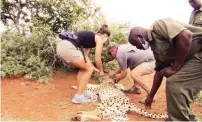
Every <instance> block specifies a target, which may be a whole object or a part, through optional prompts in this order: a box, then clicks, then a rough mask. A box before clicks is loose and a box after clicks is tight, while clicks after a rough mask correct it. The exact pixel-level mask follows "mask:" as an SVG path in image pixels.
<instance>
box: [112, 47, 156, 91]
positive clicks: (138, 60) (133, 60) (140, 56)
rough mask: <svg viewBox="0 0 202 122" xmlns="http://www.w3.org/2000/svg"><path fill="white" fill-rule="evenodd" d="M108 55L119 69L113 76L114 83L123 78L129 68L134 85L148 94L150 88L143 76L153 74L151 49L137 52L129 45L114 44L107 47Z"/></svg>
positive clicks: (153, 65)
mask: <svg viewBox="0 0 202 122" xmlns="http://www.w3.org/2000/svg"><path fill="white" fill-rule="evenodd" d="M108 54H109V55H110V56H112V57H114V58H115V59H116V60H117V61H118V63H119V67H120V69H119V72H118V73H117V74H116V75H115V77H116V78H115V79H116V81H120V80H121V79H123V78H125V77H126V76H127V68H130V70H131V71H130V75H131V77H132V79H133V81H134V83H135V84H138V85H139V86H141V87H142V88H143V89H144V90H145V91H146V92H147V94H149V93H150V88H151V87H150V86H149V84H148V82H146V81H145V79H144V78H143V76H144V75H149V74H152V73H154V68H155V60H154V56H153V53H152V51H151V49H148V50H139V49H137V48H136V47H135V46H132V45H131V44H121V45H117V44H114V45H111V46H109V47H108Z"/></svg>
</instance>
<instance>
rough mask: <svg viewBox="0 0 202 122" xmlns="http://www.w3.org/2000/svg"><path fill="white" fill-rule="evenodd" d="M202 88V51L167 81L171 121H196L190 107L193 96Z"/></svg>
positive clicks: (168, 107)
mask: <svg viewBox="0 0 202 122" xmlns="http://www.w3.org/2000/svg"><path fill="white" fill-rule="evenodd" d="M200 90H202V52H201V53H198V54H195V55H194V57H192V58H191V59H189V60H188V61H187V62H186V63H185V65H184V66H183V67H182V68H181V69H180V70H179V71H178V72H177V73H176V74H174V75H172V76H171V77H169V78H168V79H167V82H166V97H167V110H168V116H169V120H170V121H194V120H195V119H196V118H195V115H194V113H193V112H192V110H191V108H190V105H189V104H190V103H191V102H192V101H193V97H194V96H195V95H196V94H197V93H198V92H199V91H200Z"/></svg>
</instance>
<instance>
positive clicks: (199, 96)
mask: <svg viewBox="0 0 202 122" xmlns="http://www.w3.org/2000/svg"><path fill="white" fill-rule="evenodd" d="M194 102H195V103H202V90H201V91H200V92H199V93H198V94H197V95H196V96H195V97H194Z"/></svg>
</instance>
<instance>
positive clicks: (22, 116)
mask: <svg viewBox="0 0 202 122" xmlns="http://www.w3.org/2000/svg"><path fill="white" fill-rule="evenodd" d="M145 78H146V79H147V81H149V83H150V84H152V83H151V82H152V78H153V74H152V75H148V76H145ZM91 82H93V81H91ZM73 85H77V82H76V72H68V73H67V72H62V71H60V72H57V73H56V74H54V75H53V77H52V79H51V80H50V82H49V83H48V84H42V83H37V82H36V81H29V80H26V79H24V78H23V77H20V78H8V77H7V78H3V79H2V81H1V88H2V92H1V110H2V111H1V119H2V120H4V121H7V120H20V121H31V120H32V121H39V120H40V121H68V120H70V118H71V117H72V116H73V115H74V114H75V113H76V112H78V111H84V110H86V111H89V110H93V109H94V108H95V107H96V104H97V102H96V103H91V104H73V103H72V102H71V99H72V97H73V95H74V94H75V92H76V90H75V89H72V87H71V86H73ZM141 91H142V93H141V94H140V95H138V94H127V95H128V96H129V97H130V98H131V100H132V101H133V102H134V103H135V104H136V105H137V106H138V107H140V108H142V109H144V105H143V104H140V103H139V102H138V101H139V100H141V99H142V98H143V97H145V96H146V93H145V92H144V91H143V90H141ZM157 95H158V96H159V99H158V100H157V101H155V102H154V103H153V104H152V109H151V110H148V111H149V112H153V113H166V98H165V82H163V84H162V85H161V87H160V89H159V90H158V92H157ZM191 107H192V109H193V111H194V112H195V114H196V115H197V117H198V118H200V119H201V120H202V107H200V106H199V105H197V104H192V105H191ZM128 117H129V120H133V121H154V119H150V118H145V117H142V116H140V115H138V114H135V113H129V114H128Z"/></svg>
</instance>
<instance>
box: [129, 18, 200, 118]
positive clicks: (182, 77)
mask: <svg viewBox="0 0 202 122" xmlns="http://www.w3.org/2000/svg"><path fill="white" fill-rule="evenodd" d="M201 36H202V28H201V27H196V26H192V25H189V24H183V23H180V22H177V21H175V20H173V19H171V18H166V19H161V20H157V21H156V22H154V24H153V25H152V26H151V29H146V28H142V27H134V28H133V29H132V30H131V31H130V35H129V42H130V43H131V44H132V45H134V46H136V47H137V48H139V49H144V50H145V49H147V48H149V46H151V49H152V51H153V53H154V57H155V59H156V68H155V70H156V73H155V76H154V80H153V86H152V89H151V91H150V93H149V95H148V96H147V99H146V100H145V107H146V108H151V104H152V101H153V97H154V95H155V94H156V92H157V90H158V88H159V87H160V85H161V83H162V79H163V76H165V77H167V81H166V98H167V110H168V115H169V120H172V121H182V120H183V121H193V120H195V115H194V114H193V112H192V110H191V108H190V106H189V104H190V102H192V101H193V96H194V95H196V94H197V93H198V92H199V91H200V90H201V89H202V39H201Z"/></svg>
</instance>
